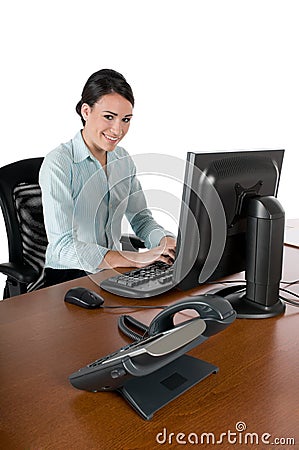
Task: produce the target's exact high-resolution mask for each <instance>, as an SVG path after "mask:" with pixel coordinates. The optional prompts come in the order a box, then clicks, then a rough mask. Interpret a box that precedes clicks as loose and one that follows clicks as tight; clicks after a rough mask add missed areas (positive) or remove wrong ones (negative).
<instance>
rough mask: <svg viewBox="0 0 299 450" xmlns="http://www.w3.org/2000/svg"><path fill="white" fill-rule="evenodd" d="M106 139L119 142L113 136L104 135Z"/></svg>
mask: <svg viewBox="0 0 299 450" xmlns="http://www.w3.org/2000/svg"><path fill="white" fill-rule="evenodd" d="M104 136H105V138H107V139H108V140H109V141H117V139H118V138H114V137H111V136H107V134H104Z"/></svg>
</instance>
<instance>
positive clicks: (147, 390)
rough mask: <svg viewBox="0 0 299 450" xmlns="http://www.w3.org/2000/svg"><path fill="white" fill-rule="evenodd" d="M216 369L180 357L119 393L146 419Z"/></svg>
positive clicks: (185, 357) (127, 385)
mask: <svg viewBox="0 0 299 450" xmlns="http://www.w3.org/2000/svg"><path fill="white" fill-rule="evenodd" d="M218 370H219V369H218V367H216V366H214V365H213V364H210V363H208V362H205V361H202V360H200V359H197V358H194V357H192V356H189V355H183V356H181V357H179V358H178V359H176V360H175V361H173V362H171V363H169V364H167V365H166V366H164V367H162V368H161V369H159V370H156V371H155V372H152V373H151V374H149V375H145V376H143V377H135V378H132V379H131V380H129V381H127V382H126V383H125V384H124V386H122V387H121V388H120V389H118V392H120V393H121V395H122V396H123V397H124V398H125V400H126V401H127V402H128V403H129V404H130V405H131V407H132V408H133V409H135V411H136V412H137V413H138V414H139V415H140V416H141V417H142V418H143V419H146V420H150V419H152V417H153V415H154V413H155V412H156V411H158V410H159V409H161V408H162V407H163V406H165V405H167V404H168V403H169V402H171V401H172V400H174V399H175V398H177V397H179V396H180V395H181V394H183V393H184V392H185V391H187V390H188V389H190V388H191V387H192V386H194V385H195V384H197V383H199V382H200V381H202V380H204V379H205V378H207V377H208V376H209V375H211V374H212V373H216V372H218Z"/></svg>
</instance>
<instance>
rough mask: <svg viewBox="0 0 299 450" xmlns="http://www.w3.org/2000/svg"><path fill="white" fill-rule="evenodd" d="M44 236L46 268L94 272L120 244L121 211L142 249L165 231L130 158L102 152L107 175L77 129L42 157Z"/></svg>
mask: <svg viewBox="0 0 299 450" xmlns="http://www.w3.org/2000/svg"><path fill="white" fill-rule="evenodd" d="M39 182H40V186H41V190H42V201H43V209H44V219H45V227H46V232H47V236H48V241H49V244H48V247H47V252H46V263H45V266H46V267H52V268H54V269H82V270H85V271H87V272H92V273H94V272H96V271H97V270H98V266H99V265H100V263H101V261H102V259H103V258H104V256H105V254H106V253H107V252H108V250H109V249H114V250H115V249H120V243H119V239H120V236H121V222H122V219H123V216H124V215H125V216H126V217H127V219H128V220H129V222H130V224H131V226H132V229H133V231H134V233H135V234H136V235H137V236H138V237H140V238H141V239H142V240H144V241H145V245H146V247H147V248H152V247H155V246H157V245H158V244H159V242H160V240H161V239H162V237H163V236H165V235H169V234H171V233H168V232H166V231H165V230H164V229H163V228H162V227H161V226H160V225H158V224H157V222H156V221H155V220H154V219H153V217H152V214H151V212H150V211H149V210H148V209H147V204H146V199H145V196H144V193H143V191H142V188H141V185H140V182H139V181H138V179H137V177H136V168H135V165H134V162H133V160H132V158H131V157H130V156H129V155H128V153H127V152H126V150H124V149H123V148H122V147H116V149H115V150H114V151H113V152H108V154H107V175H106V173H105V171H104V170H103V167H102V165H101V164H100V163H99V161H98V160H97V159H96V158H95V157H94V156H93V155H92V153H91V152H90V151H89V149H88V148H87V146H86V145H85V143H84V140H83V138H82V135H81V132H78V133H77V134H76V135H75V137H74V138H73V139H72V140H70V141H69V142H67V143H65V144H61V145H60V146H59V147H57V148H56V149H55V150H53V151H52V152H50V153H49V154H48V155H47V156H46V157H45V159H44V162H43V164H42V167H41V170H40V178H39Z"/></svg>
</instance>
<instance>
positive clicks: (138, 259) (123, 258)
mask: <svg viewBox="0 0 299 450" xmlns="http://www.w3.org/2000/svg"><path fill="white" fill-rule="evenodd" d="M175 247H176V240H175V239H174V238H173V237H170V236H165V237H164V238H162V239H161V241H160V244H159V245H158V247H154V248H152V249H151V250H147V251H145V252H129V251H122V252H118V251H115V250H110V251H109V252H107V253H106V255H105V258H104V259H103V261H102V263H101V264H100V266H99V268H100V269H113V268H115V267H137V268H141V267H145V266H148V265H149V264H152V263H153V262H155V261H162V262H165V263H167V264H169V265H171V264H173V261H174V258H175Z"/></svg>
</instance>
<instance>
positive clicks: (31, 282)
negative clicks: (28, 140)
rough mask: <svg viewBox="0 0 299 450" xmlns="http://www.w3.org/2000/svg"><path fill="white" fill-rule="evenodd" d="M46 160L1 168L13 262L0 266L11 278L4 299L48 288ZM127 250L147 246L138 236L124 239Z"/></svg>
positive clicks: (0, 200) (0, 202)
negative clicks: (43, 174)
mask: <svg viewBox="0 0 299 450" xmlns="http://www.w3.org/2000/svg"><path fill="white" fill-rule="evenodd" d="M42 162H43V158H30V159H24V160H21V161H17V162H14V163H11V164H8V165H7V166H4V167H2V168H0V206H1V208H2V213H3V217H4V223H5V227H6V233H7V240H8V252H9V262H8V263H4V264H0V273H3V274H4V275H6V276H7V279H6V284H5V288H4V293H3V298H9V297H13V296H15V295H20V294H24V293H26V292H30V291H33V290H36V289H39V288H42V287H43V285H44V270H43V269H44V262H45V252H46V248H47V244H48V241H47V236H46V230H45V226H44V217H43V208H42V200H41V189H40V186H39V184H38V177H39V170H40V166H41V164H42ZM120 242H121V244H122V249H123V250H130V251H138V249H139V248H144V247H145V246H144V243H143V242H142V241H141V240H140V239H139V238H137V236H134V235H130V234H127V235H123V236H122V237H121V239H120Z"/></svg>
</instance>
